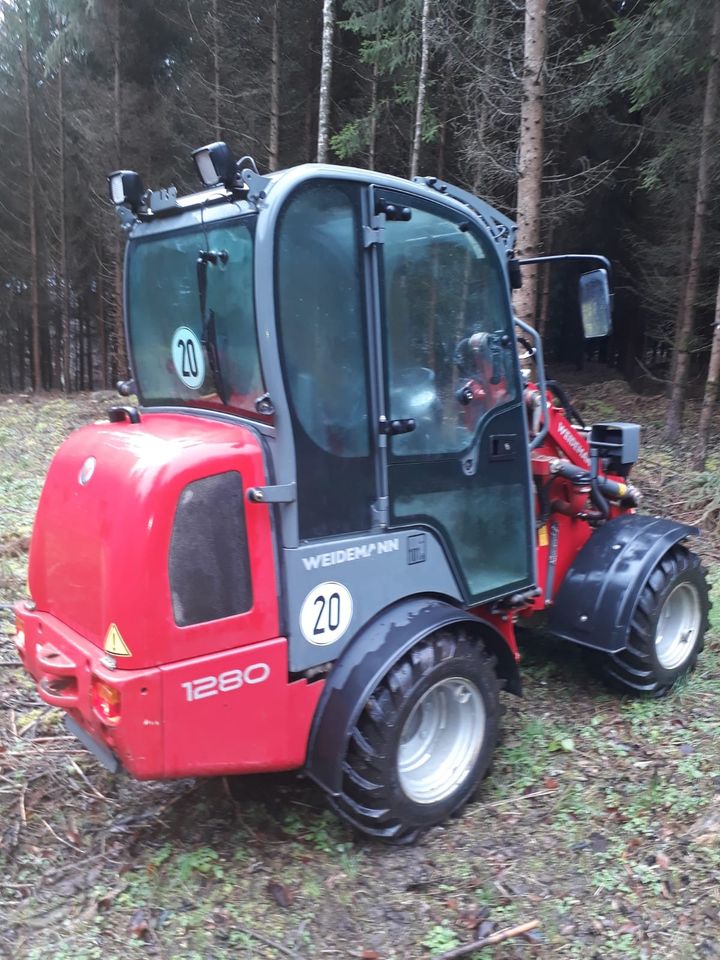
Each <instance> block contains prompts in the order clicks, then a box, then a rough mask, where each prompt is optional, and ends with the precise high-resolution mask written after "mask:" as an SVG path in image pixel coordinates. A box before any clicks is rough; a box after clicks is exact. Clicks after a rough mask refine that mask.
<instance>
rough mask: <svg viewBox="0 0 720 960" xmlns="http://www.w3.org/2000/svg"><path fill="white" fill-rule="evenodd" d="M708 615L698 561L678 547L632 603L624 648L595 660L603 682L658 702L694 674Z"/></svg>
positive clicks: (706, 588)
mask: <svg viewBox="0 0 720 960" xmlns="http://www.w3.org/2000/svg"><path fill="white" fill-rule="evenodd" d="M709 609H710V600H709V596H708V586H707V581H706V579H705V570H704V568H703V566H702V563H701V561H700V558H699V557H698V556H697V554H695V553H692V551H690V550H688V549H687V548H686V547H683V546H681V545H679V544H678V545H677V546H675V547H673V548H672V550H669V551H668V552H667V553H666V554H665V555H664V557H662V559H661V560H660V561H659V563H658V564H657V566H656V567H655V569H654V570H653V572H652V573H651V574H650V579H649V580H648V582H647V584H646V585H645V587H644V588H643V590H642V592H641V593H640V596H639V597H638V600H637V603H636V605H635V609H634V610H633V615H632V620H631V625H630V634H629V637H628V643H627V647H626V648H625V649H624V650H622V651H621V652H620V653H614V654H600V655H598V657H597V660H596V663H597V665H598V667H599V669H600V671H601V673H602V674H603V676H604V678H605V679H606V680H607V681H608V682H609V683H610V684H611V685H612V686H613V687H615V688H616V689H617V688H619V689H620V690H622V691H623V692H624V693H629V694H633V695H643V694H644V695H649V696H654V697H662V696H664V695H665V694H666V693H668V691H669V690H670V689H671V687H672V686H673V684H674V683H675V682H676V681H677V680H678V679H679V678H680V677H682V676H684V675H685V674H686V673H689V672H690V671H691V670H693V669H694V667H695V664H696V662H697V658H698V655H699V653H700V652H701V650H702V649H703V646H704V642H705V633H706V631H707V629H708V610H709Z"/></svg>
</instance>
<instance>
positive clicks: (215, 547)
mask: <svg viewBox="0 0 720 960" xmlns="http://www.w3.org/2000/svg"><path fill="white" fill-rule="evenodd" d="M168 568H169V575H170V592H171V595H172V606H173V614H174V616H175V623H177V625H178V626H180V627H187V626H189V625H190V624H193V623H205V622H207V621H208V620H219V619H221V618H222V617H232V616H235V615H236V614H238V613H244V612H245V611H246V610H249V609H250V608H251V607H252V582H251V579H250V561H249V557H248V545H247V534H246V531H245V502H244V497H243V487H242V478H241V476H240V474H239V473H236V472H235V471H231V472H229V473H219V474H217V475H216V476H214V477H205V478H203V479H202V480H194V481H193V482H192V483H189V484H188V485H187V486H186V487H185V489H184V490H183V492H182V493H181V494H180V500H179V501H178V505H177V510H176V511H175V522H174V525H173V531H172V537H171V540H170V556H169V561H168Z"/></svg>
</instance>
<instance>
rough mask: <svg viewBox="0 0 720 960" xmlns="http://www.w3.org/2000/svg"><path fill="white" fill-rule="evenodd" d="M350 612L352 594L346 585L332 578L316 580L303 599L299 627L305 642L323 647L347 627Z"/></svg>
mask: <svg viewBox="0 0 720 960" xmlns="http://www.w3.org/2000/svg"><path fill="white" fill-rule="evenodd" d="M352 612H353V602H352V596H351V595H350V591H349V590H348V588H347V587H344V586H343V585H342V584H341V583H335V582H334V581H332V580H330V581H328V582H327V583H319V584H318V585H317V586H316V587H313V589H312V590H311V591H310V593H309V594H308V595H307V596H306V597H305V599H304V601H303V605H302V607H301V609H300V629H301V630H302V634H303V636H304V637H305V639H306V640H307V641H308V643H314V644H316V645H317V646H320V647H324V646H326V645H327V644H329V643H335V641H336V640H339V639H340V637H342V635H343V634H344V633H345V631H346V630H347V628H348V627H349V626H350V621H351V620H352Z"/></svg>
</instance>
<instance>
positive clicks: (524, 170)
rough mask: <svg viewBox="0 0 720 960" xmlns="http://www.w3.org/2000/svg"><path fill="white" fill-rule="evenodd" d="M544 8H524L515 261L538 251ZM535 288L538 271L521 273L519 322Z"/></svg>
mask: <svg viewBox="0 0 720 960" xmlns="http://www.w3.org/2000/svg"><path fill="white" fill-rule="evenodd" d="M547 5H548V0H527V2H526V4H525V53H524V63H523V99H522V107H521V110H520V145H519V152H518V191H517V221H518V234H517V246H516V251H517V255H518V257H534V256H537V254H538V251H539V247H540V199H541V196H542V173H543V125H544V105H543V98H544V96H545V46H546V41H547V29H546V21H547ZM537 286H538V274H537V269H536V268H535V267H533V268H531V269H529V270H524V271H523V285H522V288H521V289H520V290H518V291H517V293H516V300H515V310H516V312H517V314H518V316H519V317H520V318H521V319H522V320H526V321H528V322H530V323H532V322H534V320H535V311H536V308H537Z"/></svg>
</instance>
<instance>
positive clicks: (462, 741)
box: [398, 677, 486, 803]
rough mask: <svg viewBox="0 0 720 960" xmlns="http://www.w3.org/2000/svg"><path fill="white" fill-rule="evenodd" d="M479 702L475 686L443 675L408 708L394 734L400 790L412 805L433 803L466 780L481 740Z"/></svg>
mask: <svg viewBox="0 0 720 960" xmlns="http://www.w3.org/2000/svg"><path fill="white" fill-rule="evenodd" d="M485 721H486V717H485V703H484V701H483V698H482V695H481V693H480V691H479V689H478V688H477V687H476V686H475V684H474V683H473V682H472V681H470V680H466V679H464V678H462V677H448V678H447V679H445V680H440V681H439V682H438V683H436V684H435V685H434V686H432V687H431V688H430V689H429V690H428V691H427V692H426V693H425V694H424V695H423V696H422V697H421V698H420V700H418V702H417V703H416V704H415V706H414V707H413V710H412V712H411V713H410V716H409V717H408V718H407V720H406V721H405V724H404V726H403V729H402V733H401V735H400V748H399V751H398V772H399V775H400V786H401V787H402V789H403V792H404V793H405V794H406V796H407V797H409V798H410V800H413V801H415V803H437V802H438V801H440V800H444V799H445V798H446V797H449V796H450V795H451V794H452V793H453V792H454V791H455V790H457V788H458V787H459V786H460V785H461V784H462V783H463V781H464V780H466V779H467V777H468V774H469V773H470V771H471V769H472V767H473V764H474V763H475V761H476V760H477V757H478V754H479V752H480V747H481V745H482V742H483V738H484V736H485Z"/></svg>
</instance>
